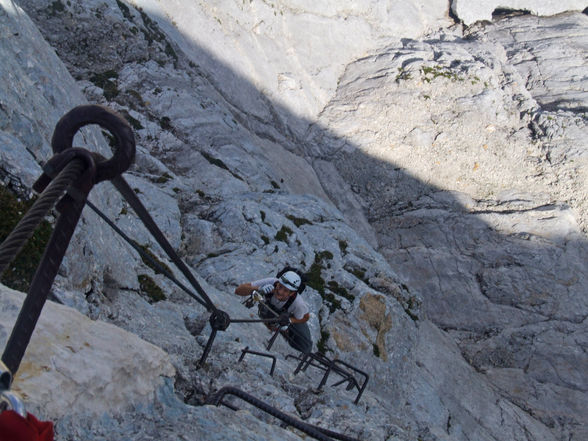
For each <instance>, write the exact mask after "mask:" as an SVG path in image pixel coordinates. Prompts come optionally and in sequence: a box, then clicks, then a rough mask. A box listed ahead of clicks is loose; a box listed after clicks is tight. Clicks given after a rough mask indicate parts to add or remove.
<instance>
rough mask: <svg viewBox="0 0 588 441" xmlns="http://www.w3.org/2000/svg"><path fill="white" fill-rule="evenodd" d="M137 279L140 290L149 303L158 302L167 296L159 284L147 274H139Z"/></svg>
mask: <svg viewBox="0 0 588 441" xmlns="http://www.w3.org/2000/svg"><path fill="white" fill-rule="evenodd" d="M137 280H138V281H139V286H140V288H141V292H142V293H143V294H145V295H146V296H147V297H148V298H149V300H150V302H149V303H155V302H159V301H161V300H165V299H166V298H167V297H166V296H165V294H164V293H163V290H162V289H161V288H160V286H159V285H158V284H157V283H155V281H154V280H153V279H152V278H151V277H149V276H148V275H146V274H139V275H138V276H137Z"/></svg>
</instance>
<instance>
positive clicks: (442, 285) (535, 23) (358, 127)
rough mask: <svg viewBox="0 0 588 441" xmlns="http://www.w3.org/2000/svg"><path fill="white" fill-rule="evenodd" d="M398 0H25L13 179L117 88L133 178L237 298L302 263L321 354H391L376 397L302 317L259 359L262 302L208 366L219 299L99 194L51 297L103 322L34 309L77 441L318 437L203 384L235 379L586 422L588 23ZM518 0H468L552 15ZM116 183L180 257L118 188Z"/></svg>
mask: <svg viewBox="0 0 588 441" xmlns="http://www.w3.org/2000/svg"><path fill="white" fill-rule="evenodd" d="M188 3H189V5H188ZM401 3H402V4H398V5H392V4H388V3H386V2H370V1H362V2H346V1H338V2H318V3H317V2H314V3H313V2H304V1H296V2H294V1H288V2H286V1H283V2H282V1H279V2H273V3H272V4H269V3H265V2H258V1H257V0H253V1H252V2H247V1H245V2H237V3H235V2H221V3H216V4H215V5H214V6H211V5H210V3H207V2H175V1H171V2H154V1H151V0H145V1H140V2H139V1H137V2H134V3H126V2H122V1H117V0H114V1H110V0H108V1H84V2H60V1H57V2H53V1H45V2H43V1H38V0H36V1H28V0H21V1H19V2H18V5H19V6H17V5H16V4H15V3H14V2H9V1H7V0H0V20H1V22H0V29H1V30H0V32H2V35H3V37H4V38H3V39H2V40H0V56H1V60H2V63H0V73H2V75H0V84H2V87H1V88H0V90H1V91H2V92H0V142H2V144H1V146H0V177H1V178H2V180H3V183H4V186H6V187H8V188H9V189H11V190H13V191H15V192H16V193H18V194H19V195H20V196H21V197H26V196H28V194H29V192H30V186H31V184H32V182H34V180H35V179H36V177H37V176H38V174H39V173H40V164H41V163H42V162H43V161H45V160H46V159H48V158H49V157H50V156H51V148H50V139H51V133H52V129H53V127H54V125H55V122H56V121H57V120H58V119H59V117H60V116H62V115H63V114H64V113H65V112H66V111H68V110H69V109H70V108H71V107H73V106H75V105H78V104H82V103H85V102H87V101H89V102H96V103H101V104H106V105H108V106H109V107H111V108H113V109H114V110H116V111H118V112H119V113H121V114H122V115H124V116H125V117H126V118H127V120H128V121H129V122H130V124H131V125H132V126H133V128H134V130H135V133H136V137H137V160H136V163H135V165H134V166H133V167H132V169H131V170H130V171H129V172H128V173H126V174H125V178H126V179H127V180H128V182H129V183H130V185H131V187H132V188H133V189H135V191H136V192H137V194H138V196H139V198H140V199H141V200H142V201H143V202H144V204H145V205H146V206H147V207H148V209H149V211H150V212H151V214H152V216H153V217H154V219H155V220H156V222H157V224H158V225H159V226H160V228H162V229H163V230H164V233H165V235H166V236H167V237H168V239H169V241H170V242H171V244H172V246H173V247H174V248H176V249H178V250H179V251H180V253H181V254H182V257H183V258H184V260H185V261H186V263H187V264H188V265H189V266H190V267H191V269H192V270H193V271H194V274H195V277H196V278H197V279H198V281H199V283H200V284H201V286H202V287H203V289H204V290H205V292H206V293H207V294H208V295H209V296H210V298H211V299H213V301H214V303H215V305H216V306H217V307H218V308H220V309H222V310H223V311H226V312H227V313H228V314H229V316H230V317H231V318H242V317H247V318H253V317H255V310H248V309H246V308H245V307H244V306H243V305H242V304H241V303H240V302H239V300H238V299H237V300H236V299H235V296H234V295H233V294H232V292H233V290H234V287H235V286H236V285H237V284H238V283H241V282H244V281H248V280H255V279H258V278H261V277H266V276H269V275H273V274H275V272H276V271H277V270H278V269H280V268H281V267H282V266H283V265H285V264H287V263H289V264H294V265H296V266H299V267H301V268H303V269H305V270H306V271H308V273H309V274H310V275H311V281H310V282H309V287H308V288H307V290H306V291H305V292H304V294H303V295H304V297H305V300H306V301H307V303H309V305H310V308H311V311H312V315H311V319H310V321H309V325H310V329H311V333H312V336H313V340H314V341H315V349H320V350H322V351H325V352H326V354H327V355H328V356H329V357H332V358H335V357H338V358H340V359H341V360H344V361H345V362H347V363H350V364H352V365H353V366H357V367H359V368H360V369H361V370H362V371H365V373H367V374H368V375H369V383H368V386H367V389H366V390H365V392H364V394H363V396H362V398H361V400H360V402H359V403H358V404H357V405H354V404H353V401H354V398H355V396H356V393H357V390H352V391H346V390H345V388H344V387H343V386H332V384H333V383H335V379H334V378H333V379H330V380H329V384H330V385H329V386H326V387H324V388H323V389H322V390H321V391H318V390H317V389H316V388H317V386H318V384H319V382H320V379H321V377H322V375H323V372H322V371H320V370H319V369H316V368H309V369H308V370H306V371H303V372H300V373H299V374H297V375H296V376H294V375H293V372H294V369H295V367H296V364H297V361H296V360H295V359H292V358H291V357H288V358H286V357H285V356H286V355H287V354H290V353H291V352H292V350H291V349H290V348H289V347H288V345H287V344H286V343H285V341H283V340H282V339H278V340H277V341H276V343H275V344H274V347H273V348H272V352H274V353H276V354H278V355H280V356H281V357H279V358H278V359H277V363H276V370H275V373H274V375H273V376H271V377H270V376H269V374H268V372H269V365H270V360H269V359H267V358H263V357H256V356H254V355H251V354H248V355H247V356H246V357H245V358H244V360H242V361H238V360H239V358H240V355H241V354H242V352H241V351H242V350H243V349H244V348H245V347H249V348H251V349H253V350H261V351H265V345H266V343H267V339H268V338H269V337H270V335H269V334H268V333H267V330H266V329H265V327H263V326H261V325H258V324H251V325H244V324H238V323H233V324H231V325H230V326H229V327H228V328H227V330H226V331H224V332H219V333H218V334H217V336H216V339H215V342H214V344H213V346H212V350H211V352H210V354H209V357H208V359H207V362H206V363H205V365H204V366H203V367H202V368H201V369H195V363H196V362H197V361H198V360H199V359H200V357H201V355H202V353H203V350H204V347H205V345H206V343H207V341H208V337H209V335H210V333H211V328H210V324H209V322H208V319H209V313H208V312H207V311H205V309H204V308H203V307H202V305H200V304H199V303H197V302H196V301H195V300H194V299H193V298H191V297H190V296H189V295H186V293H184V292H183V291H182V290H181V289H179V288H178V287H177V286H175V285H174V284H172V283H171V282H170V281H169V280H167V279H166V278H164V277H163V276H162V274H160V273H158V272H157V271H156V270H154V269H153V268H152V267H149V266H148V265H146V264H145V263H144V262H143V261H142V260H141V258H140V257H139V256H138V254H137V253H136V252H135V251H134V250H133V249H132V248H130V247H129V246H127V245H126V244H124V243H123V242H122V241H121V240H120V239H118V238H117V237H116V236H115V235H113V234H112V233H111V232H110V231H109V230H107V229H106V227H105V225H104V224H103V223H102V221H101V220H99V219H98V217H97V216H96V215H95V214H94V213H92V212H90V211H87V212H84V219H83V221H82V222H81V223H80V225H79V227H78V232H77V233H76V238H75V240H74V242H73V243H72V245H71V246H70V249H69V250H68V255H67V257H66V260H65V261H64V264H63V265H62V268H61V270H60V275H59V277H58V280H57V283H56V286H55V288H54V290H53V292H52V298H54V299H56V300H57V301H59V302H60V303H65V304H67V305H69V306H72V307H75V308H76V309H77V310H78V311H80V312H82V313H83V314H85V315H87V316H89V317H90V318H92V319H99V320H101V321H100V322H98V321H97V322H91V321H90V320H88V319H87V318H84V316H81V315H80V314H79V313H78V312H75V311H73V310H71V309H68V308H65V307H56V306H55V305H52V304H51V303H50V304H48V305H47V307H46V310H45V311H44V312H43V317H45V316H47V318H48V319H50V322H51V323H61V324H60V325H59V326H61V327H60V328H59V329H57V328H55V327H53V325H51V326H49V324H47V326H45V325H43V326H40V327H39V328H38V329H37V330H36V336H37V337H38V338H39V340H38V341H40V340H43V341H49V342H51V345H45V346H43V345H36V344H35V345H34V346H32V347H31V353H30V354H28V353H27V356H26V357H25V360H24V362H23V366H24V367H26V369H24V368H23V370H22V372H21V371H19V373H18V375H17V380H16V382H15V385H14V388H15V389H17V390H19V391H21V392H24V393H25V394H26V397H25V398H26V403H27V405H28V406H29V408H30V409H32V410H33V411H35V412H36V413H37V414H38V416H40V417H42V418H51V419H54V420H55V421H56V432H57V439H60V440H61V439H63V440H65V439H87V440H99V439H115V438H125V439H131V440H137V441H138V440H143V439H150V438H157V439H167V438H169V439H178V438H180V437H182V438H183V439H188V440H198V439H202V438H206V439H219V440H220V439H237V440H240V439H243V440H245V439H288V440H290V439H292V440H295V439H301V437H300V434H299V433H295V432H294V431H290V430H287V429H286V430H284V429H282V428H280V427H279V426H278V425H277V424H276V420H272V419H270V418H269V417H268V416H267V415H265V414H263V413H261V412H259V411H258V410H257V409H255V408H253V407H247V406H246V405H244V404H243V402H241V401H235V400H234V399H229V398H227V400H232V402H233V403H234V404H235V405H237V406H238V407H240V408H243V409H246V410H244V411H241V412H238V413H236V414H235V413H233V412H232V411H229V410H226V409H224V408H215V407H211V406H204V405H203V403H204V402H205V400H206V399H207V397H209V396H210V395H211V394H212V393H214V392H215V391H216V390H218V389H220V388H221V387H223V386H225V385H238V387H240V388H242V389H244V390H245V391H248V392H250V393H252V394H254V395H255V396H257V397H259V398H261V399H263V400H264V401H266V402H268V404H270V405H272V406H275V407H277V408H279V409H281V410H283V411H285V412H288V413H290V414H292V415H295V416H296V417H298V418H301V419H304V420H306V421H307V422H309V423H311V424H315V425H319V426H322V427H326V428H328V429H330V430H334V431H338V432H342V433H345V434H346V435H348V436H351V437H354V438H357V439H361V440H368V439H369V440H372V439H374V440H376V439H378V440H379V439H382V440H394V441H405V440H406V441H408V440H414V439H421V440H426V441H432V440H454V441H465V440H469V439H476V440H496V439H500V440H507V439H512V440H558V441H563V440H569V439H585V438H587V437H588V422H587V421H586V417H585V412H584V409H585V408H586V405H587V404H588V402H587V401H588V393H587V389H588V384H587V382H586V375H585V374H586V372H588V357H587V356H586V347H588V330H587V327H586V317H588V305H587V300H586V295H585V293H586V291H587V287H588V261H587V259H586V256H587V255H588V241H587V236H586V235H587V232H588V194H587V191H588V187H587V182H588V179H587V178H588V176H587V175H586V173H588V172H587V170H588V164H587V162H588V154H587V145H586V142H585V139H586V135H587V134H588V133H587V132H588V128H587V126H586V108H587V105H586V99H587V96H586V90H588V87H587V85H586V78H585V75H584V74H583V72H584V71H585V67H586V64H587V59H586V47H587V42H588V35H587V33H586V29H588V26H587V24H588V18H587V16H586V15H585V14H581V13H566V14H561V15H558V16H556V17H536V16H531V15H520V14H513V15H500V17H497V19H496V20H495V21H494V22H491V23H486V22H484V23H477V24H475V25H473V26H469V27H466V26H463V24H458V25H452V23H451V21H450V20H451V19H450V18H449V17H450V16H449V10H448V7H449V6H448V5H447V2H438V1H430V2H424V3H423V2H401ZM503 3H504V2H503ZM520 3H521V2H516V1H512V2H508V4H506V5H505V4H502V3H501V4H494V3H492V2H485V3H484V5H483V7H482V6H481V5H478V8H477V9H476V8H474V6H476V5H475V3H472V2H470V3H468V5H469V6H467V5H466V6H464V3H462V2H457V1H454V2H453V3H452V11H453V14H455V15H457V17H458V18H459V19H460V20H461V21H462V22H463V23H464V24H465V25H469V24H470V23H474V22H475V21H478V20H490V19H491V18H492V17H491V16H490V17H489V18H488V17H487V16H486V15H484V14H488V13H490V14H491V13H492V11H493V10H495V9H496V8H505V9H512V10H515V9H521V8H523V9H529V10H531V11H532V12H533V13H536V14H538V15H541V14H551V12H549V11H548V10H546V9H541V8H540V7H539V6H541V7H543V6H545V7H547V5H548V4H549V5H551V3H549V2H542V4H541V5H539V6H537V5H528V4H527V3H525V5H521V4H520ZM528 3H532V2H528ZM572 3H573V2H570V4H569V5H567V6H566V4H565V2H560V3H558V5H559V7H568V8H570V9H571V10H577V9H582V5H580V6H578V5H577V3H573V4H572ZM21 7H22V8H23V9H20V8H21ZM490 8H491V9H490ZM531 8H533V9H531ZM487 10H488V11H489V12H487ZM25 11H26V12H25ZM474 12H475V14H477V15H475V14H474ZM558 12H561V11H560V10H558ZM28 16H30V17H31V18H32V20H33V21H34V23H35V25H36V26H38V28H39V30H40V33H39V31H38V30H37V29H36V27H35V25H33V22H32V21H31V20H30V19H29V17H28ZM326 29H328V32H327V31H326ZM52 48H54V49H55V51H56V53H57V54H58V55H59V58H58V57H57V55H56V54H55V53H54V52H53V49H52ZM562 54H563V56H562ZM86 100H87V101H86ZM84 130H85V131H84V135H83V136H82V137H80V138H79V139H77V142H78V143H80V144H82V145H85V146H88V148H89V149H91V150H98V151H100V152H102V153H103V154H104V155H106V156H109V151H108V149H109V147H108V142H107V141H106V140H105V139H104V136H103V133H102V131H100V130H97V129H95V128H90V129H88V130H87V131H86V129H84ZM92 200H93V201H94V202H95V203H96V204H97V205H98V206H99V207H100V208H101V209H102V210H104V211H105V212H106V213H107V214H108V215H109V216H110V217H112V218H113V219H114V221H115V222H116V224H117V225H118V226H119V227H120V228H121V229H123V231H125V232H126V233H127V234H129V235H130V236H132V237H133V238H134V240H136V241H137V243H139V244H140V245H142V246H143V247H144V248H147V249H148V250H149V251H150V252H151V253H152V254H153V255H154V256H155V257H156V259H157V260H159V261H160V262H162V263H163V264H165V265H169V266H171V264H170V262H169V259H168V258H167V257H166V255H165V254H164V253H163V251H162V250H161V249H160V247H159V246H158V245H157V244H156V242H155V240H154V239H153V238H152V237H151V236H150V235H149V234H148V232H147V231H146V230H145V228H144V227H143V226H142V225H141V223H140V222H139V221H138V220H137V218H136V216H135V215H134V213H132V210H130V208H129V207H128V204H127V203H126V202H125V201H124V200H122V199H121V198H120V196H119V195H118V194H117V193H116V192H114V191H113V190H112V187H111V186H110V184H108V183H104V184H100V185H99V186H97V188H96V189H94V190H93V191H92ZM146 278H147V279H146ZM145 280H150V281H151V283H150V284H148V285H147V284H145ZM183 283H184V284H185V285H189V284H188V283H187V282H183ZM147 286H149V287H151V288H152V289H153V286H156V287H158V288H160V289H161V293H162V294H163V297H162V296H161V295H160V296H159V297H157V296H155V295H154V293H153V291H152V290H150V289H149V288H148V287H147ZM1 292H2V294H1V300H2V307H0V310H2V311H4V316H3V317H4V318H3V321H2V327H1V328H0V336H2V337H3V338H2V341H4V340H5V339H6V338H7V336H8V334H9V332H10V327H11V319H13V318H14V315H15V312H16V309H17V307H16V306H15V300H14V296H15V294H14V293H13V292H10V291H9V290H5V289H3V290H2V291H1ZM69 321H71V322H72V323H75V324H77V325H78V327H79V328H80V329H81V331H79V336H78V337H79V338H80V341H79V342H77V343H76V344H71V343H68V342H64V341H63V338H65V337H63V336H64V335H70V337H71V333H69V331H68V332H66V331H65V329H66V328H65V327H66V323H68V322H69ZM102 321H105V322H109V324H105V323H102ZM113 324H114V325H117V326H119V327H121V328H123V329H125V331H122V330H118V329H117V328H114V327H113V326H112V325H113ZM129 333H132V334H135V335H136V336H138V337H135V336H134V335H132V334H129ZM90 334H94V335H90ZM107 336H111V337H107ZM62 337H63V338H62ZM91 337H94V339H92V340H90V338H91ZM96 337H97V338H96ZM119 340H120V341H122V342H123V343H121V344H119V343H118V341H119ZM86 341H87V342H88V343H89V346H85V345H84V342H86ZM104 342H107V343H108V344H109V346H108V348H104ZM124 342H126V343H124ZM129 342H130V343H132V346H133V347H132V348H128V344H130V343H129ZM147 342H148V343H147ZM33 348H34V349H35V351H33ZM159 348H160V349H159ZM34 354H37V355H34ZM49 360H50V361H51V364H49ZM92 360H95V361H94V362H92ZM88 364H94V365H100V366H102V368H101V369H100V370H99V371H100V372H101V373H103V375H99V374H100V372H97V371H98V369H93V368H90V367H88ZM172 365H173V369H172V368H171V366H172ZM44 366H46V367H47V369H45V368H44ZM63 366H66V367H67V369H62V367H63ZM149 366H151V368H150V369H149V368H148V367H149ZM133 370H134V371H136V373H137V375H136V376H135V378H130V377H131V375H130V373H131V372H133ZM54 378H57V379H58V381H56V380H54ZM133 380H134V381H133ZM41 382H42V383H41ZM39 384H42V387H41V386H39ZM78 384H79V385H80V386H79V387H77V386H76V385H78ZM105 391H106V393H105ZM113 393H114V394H115V396H116V401H115V403H108V402H107V400H108V396H110V395H112V394H113ZM105 396H106V398H105ZM81 398H83V401H84V402H83V403H80V404H78V402H77V401H76V400H80V399H81ZM67 410H69V412H67Z"/></svg>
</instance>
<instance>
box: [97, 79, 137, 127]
mask: <svg viewBox="0 0 588 441" xmlns="http://www.w3.org/2000/svg"><path fill="white" fill-rule="evenodd" d="M117 78H118V73H117V72H116V71H114V70H107V71H104V72H102V73H96V74H94V75H92V76H91V77H90V81H91V82H92V83H94V84H95V85H96V86H98V87H100V88H101V89H102V90H104V98H106V99H107V100H109V101H112V100H114V99H115V98H116V97H117V96H118V94H119V93H120V91H119V90H118V87H117V85H116V82H115V81H113V79H117ZM129 122H130V121H129Z"/></svg>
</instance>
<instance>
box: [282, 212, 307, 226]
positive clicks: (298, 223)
mask: <svg viewBox="0 0 588 441" xmlns="http://www.w3.org/2000/svg"><path fill="white" fill-rule="evenodd" d="M286 217H287V218H288V219H290V220H291V221H292V222H293V223H294V225H296V226H297V227H300V226H301V225H305V224H309V225H312V222H311V221H309V220H307V219H304V218H302V217H296V216H292V215H287V216H286Z"/></svg>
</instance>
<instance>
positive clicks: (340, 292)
mask: <svg viewBox="0 0 588 441" xmlns="http://www.w3.org/2000/svg"><path fill="white" fill-rule="evenodd" d="M327 286H328V287H329V289H330V290H331V291H333V292H334V293H335V294H337V295H339V296H341V297H344V298H346V299H347V300H349V301H350V302H353V301H354V300H355V296H354V295H353V294H350V293H349V291H347V290H346V289H345V288H343V287H342V286H341V285H339V284H338V283H337V282H335V281H334V280H331V281H329V283H328V284H327Z"/></svg>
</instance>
